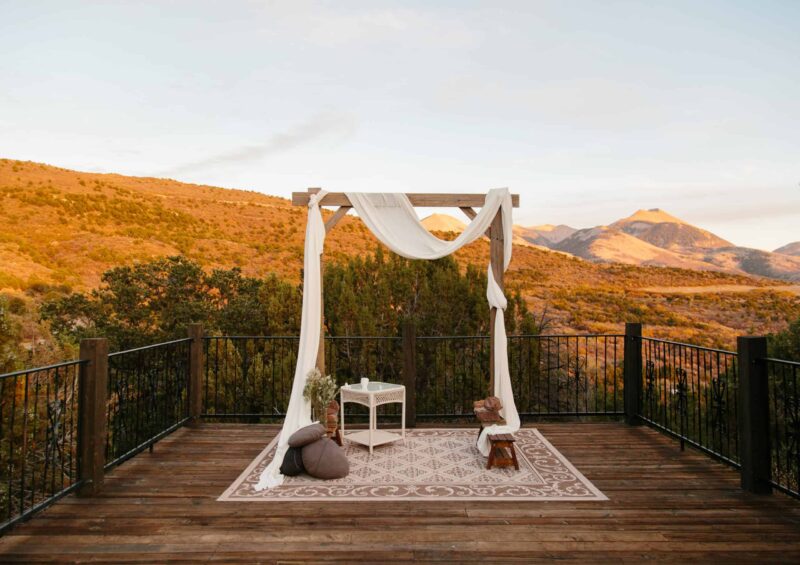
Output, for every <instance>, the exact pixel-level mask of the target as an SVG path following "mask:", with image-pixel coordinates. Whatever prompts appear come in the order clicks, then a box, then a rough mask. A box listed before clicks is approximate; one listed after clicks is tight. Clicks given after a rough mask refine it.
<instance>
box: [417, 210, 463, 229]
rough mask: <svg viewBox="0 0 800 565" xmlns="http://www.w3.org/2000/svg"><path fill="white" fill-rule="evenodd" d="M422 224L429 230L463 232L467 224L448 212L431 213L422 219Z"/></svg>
mask: <svg viewBox="0 0 800 565" xmlns="http://www.w3.org/2000/svg"><path fill="white" fill-rule="evenodd" d="M422 225H423V226H425V229H427V230H428V231H445V232H447V231H452V232H458V233H460V232H462V231H464V228H466V227H467V224H465V223H464V222H462V221H461V220H459V219H458V218H454V217H453V216H450V215H448V214H431V215H430V216H428V217H427V218H424V219H423V220H422Z"/></svg>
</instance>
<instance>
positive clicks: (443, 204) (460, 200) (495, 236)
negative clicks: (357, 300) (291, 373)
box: [292, 188, 519, 391]
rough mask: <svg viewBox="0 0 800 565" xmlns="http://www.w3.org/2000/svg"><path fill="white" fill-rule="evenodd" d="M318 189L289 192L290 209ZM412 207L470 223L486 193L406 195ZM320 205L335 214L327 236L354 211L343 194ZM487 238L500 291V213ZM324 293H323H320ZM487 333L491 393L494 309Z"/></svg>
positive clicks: (320, 355)
mask: <svg viewBox="0 0 800 565" xmlns="http://www.w3.org/2000/svg"><path fill="white" fill-rule="evenodd" d="M321 190H322V189H321V188H309V189H308V191H307V192H293V193H292V206H308V203H309V201H310V199H311V196H312V195H314V194H317V193H318V192H320V191H321ZM406 196H407V197H408V199H409V201H410V202H411V205H412V206H414V207H415V208H417V207H419V208H423V207H427V208H458V209H460V210H461V211H462V212H464V214H466V216H467V217H468V218H469V219H470V220H472V219H473V218H475V216H476V215H477V212H475V208H481V207H482V206H483V205H484V203H485V202H486V195H485V194H448V193H438V194H426V193H406ZM511 205H512V206H513V207H514V208H519V194H512V195H511ZM319 206H320V207H322V206H336V207H337V208H336V211H335V212H334V214H333V216H331V218H330V219H329V220H328V221H327V222H325V233H330V231H331V230H332V229H333V228H334V226H335V225H336V224H337V223H338V222H339V220H341V219H342V218H344V217H345V216H346V215H347V213H348V212H349V211H350V210H351V209H352V208H353V205H352V203H351V202H350V199H349V198H348V197H347V194H345V193H344V192H329V193H327V194H326V195H325V196H324V197H323V198H322V200H321V201H320V202H319ZM486 236H487V237H488V238H489V242H490V245H489V255H490V258H491V263H492V272H493V273H494V278H495V280H496V281H497V284H498V285H500V288H501V289H504V290H505V285H504V282H503V263H504V251H503V245H504V243H505V242H504V235H503V216H502V212H501V211H500V210H498V211H497V215H496V216H495V217H494V220H492V225H491V226H490V227H489V229H488V230H487V231H486ZM321 261H322V259H320V270H321V269H322V263H321ZM321 294H324V291H321ZM320 302H321V303H322V304H324V303H325V302H324V300H323V296H320ZM324 310H325V309H324V307H323V309H322V311H323V314H322V316H321V319H320V340H319V350H318V352H317V368H318V369H319V370H320V372H322V373H323V374H324V372H325V339H324V336H325V314H324ZM489 316H490V324H489V328H490V332H491V338H492V339H490V340H489V342H490V343H491V351H490V354H489V375H490V385H489V387H490V391H491V390H492V389H493V381H494V324H495V317H496V316H497V309H496V308H492V309H491V310H490V314H489Z"/></svg>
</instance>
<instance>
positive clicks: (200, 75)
mask: <svg viewBox="0 0 800 565" xmlns="http://www.w3.org/2000/svg"><path fill="white" fill-rule="evenodd" d="M799 126H800V1H797V0H786V1H782V2H781V1H776V0H773V1H771V0H751V1H749V2H744V1H733V0H729V1H711V0H704V1H702V2H697V1H685V2H684V1H677V0H670V1H667V2H662V1H656V0H652V1H649V2H644V1H641V2H625V1H600V0H592V1H585V2H579V1H569V0H556V1H552V2H550V1H526V2H461V1H459V2H456V1H454V2H434V1H432V0H428V1H425V2H402V3H401V2H392V3H389V2H305V1H292V2H266V1H238V2H237V1H233V0H228V1H226V2H200V1H191V2H190V1H186V2H168V1H160V2H155V1H153V2H135V3H134V2H128V3H123V2H88V1H85V2H80V1H71V2H65V1H58V2H44V1H35V0H20V1H7V0H0V157H6V158H14V159H24V160H32V161H40V162H45V163H50V164H53V165H58V166H62V167H67V168H73V169H79V170H87V171H98V172H118V173H122V174H130V175H141V176H162V177H171V178H175V179H178V180H181V181H188V182H196V183H203V184H211V185H217V186H224V187H235V188H245V189H250V190H258V191H261V192H264V193H267V194H274V195H280V196H288V195H289V193H290V192H291V191H293V190H304V189H305V188H306V187H308V186H322V187H325V188H326V189H328V190H337V191H339V190H342V191H343V190H365V191H408V192H484V191H486V190H487V189H489V188H494V187H502V186H507V187H509V188H511V190H512V191H513V192H516V193H519V194H521V201H522V206H521V208H520V209H519V210H517V211H516V217H515V221H516V223H519V224H524V225H530V224H540V223H566V224H569V225H572V226H574V227H588V226H593V225H597V224H607V223H611V222H613V221H614V220H616V219H618V218H620V217H623V216H627V215H629V214H631V213H632V212H633V211H635V210H636V209H638V208H654V207H660V208H663V209H665V210H667V211H668V212H670V213H672V214H673V215H676V216H678V217H681V218H683V219H685V220H687V221H690V222H692V223H695V224H697V225H700V226H702V227H705V228H706V229H710V230H712V231H714V232H715V233H717V234H718V235H720V236H722V237H725V238H726V239H730V240H732V241H733V242H735V243H737V244H739V245H746V246H752V247H758V248H764V249H774V248H775V247H778V246H780V245H783V244H785V243H788V242H790V241H796V240H800V127H799ZM454 215H456V216H458V213H457V212H456V213H454Z"/></svg>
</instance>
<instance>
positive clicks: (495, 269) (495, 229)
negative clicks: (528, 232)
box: [489, 210, 505, 396]
mask: <svg viewBox="0 0 800 565" xmlns="http://www.w3.org/2000/svg"><path fill="white" fill-rule="evenodd" d="M503 246H504V238H503V214H502V210H498V211H497V215H496V216H495V217H494V220H492V226H491V227H490V228H489V259H490V261H491V264H492V274H493V275H494V280H495V281H497V284H498V285H499V286H500V288H501V289H502V290H503V291H505V284H504V282H503V263H504V249H503ZM496 320H497V308H492V309H491V310H490V311H489V344H490V349H489V395H490V396H491V395H494V349H495V348H494V334H495V330H494V325H495V321H496Z"/></svg>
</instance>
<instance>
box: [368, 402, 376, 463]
mask: <svg viewBox="0 0 800 565" xmlns="http://www.w3.org/2000/svg"><path fill="white" fill-rule="evenodd" d="M374 429H375V399H374V397H373V398H370V399H369V454H370V455H372V430H374Z"/></svg>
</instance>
